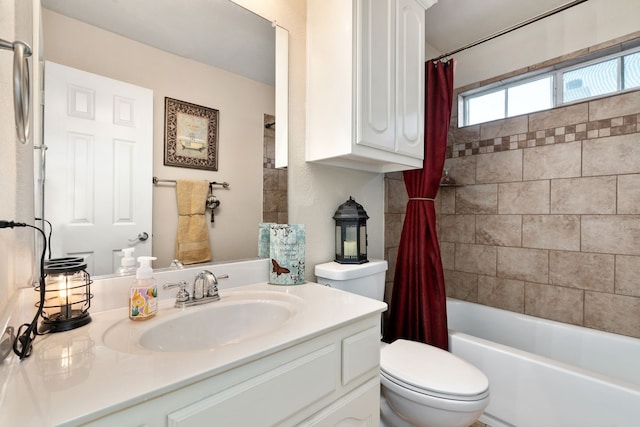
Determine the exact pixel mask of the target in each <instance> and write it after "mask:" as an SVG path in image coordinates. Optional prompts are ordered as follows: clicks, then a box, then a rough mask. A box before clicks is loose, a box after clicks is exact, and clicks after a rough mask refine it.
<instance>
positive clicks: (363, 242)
mask: <svg viewBox="0 0 640 427" xmlns="http://www.w3.org/2000/svg"><path fill="white" fill-rule="evenodd" d="M360 255H361V256H362V255H364V256H365V258H366V257H367V226H366V225H361V226H360Z"/></svg>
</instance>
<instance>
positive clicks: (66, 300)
mask: <svg viewBox="0 0 640 427" xmlns="http://www.w3.org/2000/svg"><path fill="white" fill-rule="evenodd" d="M86 268H87V264H86V262H85V261H84V259H82V258H54V259H50V260H46V261H45V263H44V272H45V276H46V277H45V285H44V286H45V289H44V293H45V299H44V304H43V305H42V314H41V316H42V323H41V325H40V328H39V331H40V332H41V333H43V332H63V331H68V330H71V329H75V328H79V327H80V326H84V325H86V324H87V323H89V322H91V316H89V307H90V306H91V297H92V295H91V283H93V282H92V280H91V276H90V275H89V273H88V272H87V271H86ZM38 290H39V289H38ZM39 305H40V303H38V304H37V306H39Z"/></svg>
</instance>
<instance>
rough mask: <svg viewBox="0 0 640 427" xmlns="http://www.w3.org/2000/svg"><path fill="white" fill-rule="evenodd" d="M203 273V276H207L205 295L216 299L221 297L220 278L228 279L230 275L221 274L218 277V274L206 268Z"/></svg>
mask: <svg viewBox="0 0 640 427" xmlns="http://www.w3.org/2000/svg"><path fill="white" fill-rule="evenodd" d="M201 274H202V275H203V277H206V278H207V279H206V280H207V287H206V288H205V290H204V293H205V295H206V296H207V297H209V298H214V299H216V300H218V299H220V295H219V293H218V279H228V278H229V275H228V274H221V275H220V276H217V277H216V275H215V274H213V273H212V272H210V271H209V270H204V271H203V272H202V273H201Z"/></svg>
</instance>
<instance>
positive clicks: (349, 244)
mask: <svg viewBox="0 0 640 427" xmlns="http://www.w3.org/2000/svg"><path fill="white" fill-rule="evenodd" d="M344 256H345V257H357V256H358V227H357V224H348V225H347V226H346V227H345V229H344Z"/></svg>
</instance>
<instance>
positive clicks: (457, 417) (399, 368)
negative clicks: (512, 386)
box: [315, 260, 489, 427]
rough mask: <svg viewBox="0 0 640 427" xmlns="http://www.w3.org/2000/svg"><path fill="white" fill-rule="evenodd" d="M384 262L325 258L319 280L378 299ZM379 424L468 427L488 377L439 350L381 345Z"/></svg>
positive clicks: (481, 404)
mask: <svg viewBox="0 0 640 427" xmlns="http://www.w3.org/2000/svg"><path fill="white" fill-rule="evenodd" d="M386 271H387V261H384V260H370V261H369V262H367V263H364V264H339V263H337V262H328V263H325V264H318V265H316V267H315V275H316V278H317V282H318V283H320V284H323V285H327V286H331V287H333V288H336V289H340V290H343V291H346V292H352V293H356V294H358V295H362V296H365V297H369V298H373V299H377V300H379V301H382V300H383V298H384V285H385V272H386ZM380 385H381V387H380V422H381V425H382V426H385V427H414V426H417V427H468V426H470V425H471V424H473V423H474V422H475V421H476V420H477V419H478V418H479V417H480V415H482V412H483V411H484V409H485V408H486V407H487V405H488V404H489V380H488V379H487V377H486V375H484V374H483V373H482V372H481V371H480V370H479V369H478V368H476V367H475V366H473V365H471V364H470V363H468V362H466V361H464V360H462V359H460V358H459V357H457V356H455V355H453V354H451V353H449V352H448V351H444V350H442V349H440V348H437V347H434V346H430V345H427V344H424V343H420V342H415V341H409V340H403V339H399V340H396V341H394V342H393V343H391V344H386V343H383V342H381V343H380Z"/></svg>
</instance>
